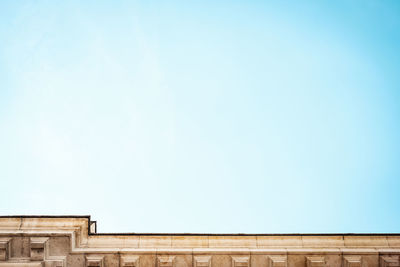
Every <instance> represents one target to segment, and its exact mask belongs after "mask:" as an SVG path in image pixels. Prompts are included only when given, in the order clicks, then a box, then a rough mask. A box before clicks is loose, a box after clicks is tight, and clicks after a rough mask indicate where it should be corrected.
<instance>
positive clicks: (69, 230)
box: [0, 216, 400, 267]
mask: <svg viewBox="0 0 400 267" xmlns="http://www.w3.org/2000/svg"><path fill="white" fill-rule="evenodd" d="M399 256H400V235H398V234H379V235H376V234H370V235H357V234H334V235H328V234H325V235H324V234H318V235H311V234H309V235H301V234H299V235H297V234H294V235H268V234H265V235H263V234H260V235H242V234H237V235H214V234H98V233H96V223H95V222H92V221H90V217H82V216H81V217H80V216H69V217H49V216H46V217H40V216H38V217H28V216H23V217H21V216H18V217H0V267H39V266H41V267H50V266H52V267H65V266H73V267H86V266H92V267H95V266H96V267H128V266H129V267H139V266H140V267H210V266H212V267H250V266H252V267H400V262H399V260H400V258H399Z"/></svg>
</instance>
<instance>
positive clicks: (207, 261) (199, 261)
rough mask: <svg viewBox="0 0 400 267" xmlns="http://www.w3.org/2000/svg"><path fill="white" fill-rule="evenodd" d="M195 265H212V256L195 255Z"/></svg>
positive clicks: (201, 266)
mask: <svg viewBox="0 0 400 267" xmlns="http://www.w3.org/2000/svg"><path fill="white" fill-rule="evenodd" d="M194 267H211V256H195V257H194Z"/></svg>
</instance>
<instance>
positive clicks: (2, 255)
mask: <svg viewBox="0 0 400 267" xmlns="http://www.w3.org/2000/svg"><path fill="white" fill-rule="evenodd" d="M10 240H11V238H9V237H2V238H0V261H6V260H8V258H9V255H10Z"/></svg>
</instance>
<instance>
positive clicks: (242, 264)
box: [232, 256, 250, 267]
mask: <svg viewBox="0 0 400 267" xmlns="http://www.w3.org/2000/svg"><path fill="white" fill-rule="evenodd" d="M249 261H250V257H249V256H240V257H232V267H249Z"/></svg>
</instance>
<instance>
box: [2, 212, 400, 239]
mask: <svg viewBox="0 0 400 267" xmlns="http://www.w3.org/2000/svg"><path fill="white" fill-rule="evenodd" d="M2 218H21V219H24V218H27V219H35V218H56V219H57V218H59V219H87V221H88V229H90V224H91V223H96V221H92V220H91V216H90V215H0V219H2ZM96 228H97V225H96ZM88 234H89V236H139V235H141V236H400V233H263V234H259V233H258V234H248V233H135V232H132V233H91V232H90V231H89V233H88Z"/></svg>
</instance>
